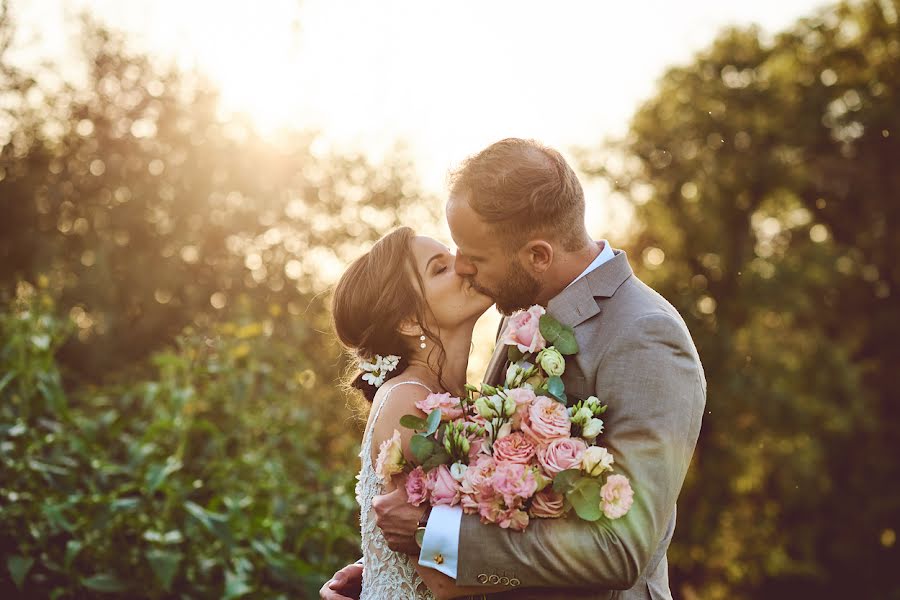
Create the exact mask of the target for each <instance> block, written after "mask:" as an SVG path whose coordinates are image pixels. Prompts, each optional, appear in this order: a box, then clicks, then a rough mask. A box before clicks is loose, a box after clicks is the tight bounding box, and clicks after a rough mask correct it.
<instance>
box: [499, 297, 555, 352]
mask: <svg viewBox="0 0 900 600" xmlns="http://www.w3.org/2000/svg"><path fill="white" fill-rule="evenodd" d="M545 312H547V311H545V310H544V307H543V306H539V305H537V304H535V305H534V306H532V307H531V308H529V309H528V310H526V311H521V312H517V313H516V314H514V315H513V316H511V317H510V318H509V320H508V321H507V322H506V329H504V330H503V335H501V336H500V343H501V344H505V345H507V346H513V345H515V346H516V347H518V348H519V350H521V351H522V352H537V351H539V350H543V349H544V347H545V346H546V345H547V342H546V341H544V336H542V335H541V330H540V321H541V315H543V314H544V313H545Z"/></svg>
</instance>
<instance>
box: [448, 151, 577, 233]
mask: <svg viewBox="0 0 900 600" xmlns="http://www.w3.org/2000/svg"><path fill="white" fill-rule="evenodd" d="M450 195H451V196H458V197H461V196H465V197H466V199H467V200H468V202H469V205H470V206H471V207H472V209H473V210H474V211H475V213H476V214H478V216H479V217H481V219H482V220H483V221H485V222H486V223H488V224H490V225H491V226H493V227H494V228H496V230H497V231H498V233H500V234H501V235H503V236H504V237H506V238H507V239H508V240H509V241H510V242H513V241H521V238H522V234H523V233H535V232H542V233H547V234H551V235H554V237H556V238H558V239H559V240H560V241H561V242H562V244H563V247H564V248H565V249H566V250H569V251H572V250H577V249H579V248H580V247H581V245H582V243H584V190H582V188H581V182H579V181H578V177H577V176H576V175H575V172H574V171H573V170H572V168H571V167H570V166H569V165H568V163H566V160H565V159H564V158H563V157H562V155H561V154H560V153H559V152H557V151H556V150H554V149H552V148H548V147H547V146H544V145H543V144H540V143H539V142H536V141H534V140H523V139H519V138H507V139H505V140H500V141H499V142H496V143H494V144H491V145H490V146H488V147H487V148H485V149H484V150H482V151H481V152H479V153H478V154H476V155H474V156H471V157H469V158H467V159H466V160H465V161H464V162H463V163H462V165H460V167H459V168H458V169H457V170H456V171H454V172H453V173H452V174H451V175H450Z"/></svg>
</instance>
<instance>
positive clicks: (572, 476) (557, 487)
mask: <svg viewBox="0 0 900 600" xmlns="http://www.w3.org/2000/svg"><path fill="white" fill-rule="evenodd" d="M581 477H582V475H581V470H580V469H566V470H565V471H560V472H559V473H557V474H556V476H555V477H554V478H553V491H554V492H557V493H559V494H567V493H569V491H570V490H571V489H572V488H573V487H574V486H575V484H576V483H578V480H579V479H581Z"/></svg>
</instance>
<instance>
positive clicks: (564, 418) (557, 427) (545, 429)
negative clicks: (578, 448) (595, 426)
mask: <svg viewBox="0 0 900 600" xmlns="http://www.w3.org/2000/svg"><path fill="white" fill-rule="evenodd" d="M521 427H522V431H524V432H525V435H527V436H528V437H530V438H531V440H532V441H533V442H534V443H535V444H537V445H538V446H546V445H547V444H549V443H550V442H552V441H553V440H555V439H558V438H567V437H569V434H570V433H571V432H572V423H571V422H570V421H569V413H568V412H566V407H565V406H563V405H562V404H560V403H559V402H557V401H556V400H551V399H550V398H547V397H546V396H538V397H537V398H535V399H534V402H532V403H531V406H530V407H529V408H528V412H527V413H526V414H525V417H524V418H523V419H522V424H521Z"/></svg>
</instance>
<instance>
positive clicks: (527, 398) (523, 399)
mask: <svg viewBox="0 0 900 600" xmlns="http://www.w3.org/2000/svg"><path fill="white" fill-rule="evenodd" d="M506 396H507V397H508V398H512V400H513V402H515V403H516V412H515V414H514V415H513V417H512V426H513V429H519V428H520V427H521V426H522V420H523V419H524V418H525V416H526V414H527V413H528V409H529V408H531V403H532V402H534V399H535V398H536V396H535V395H534V392H533V391H531V390H529V389H528V388H513V389H511V390H508V391H507V392H506Z"/></svg>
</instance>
